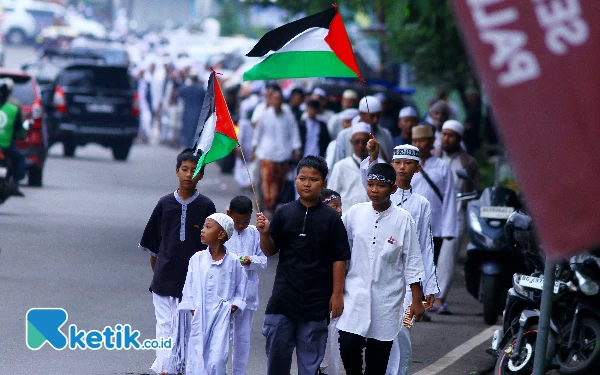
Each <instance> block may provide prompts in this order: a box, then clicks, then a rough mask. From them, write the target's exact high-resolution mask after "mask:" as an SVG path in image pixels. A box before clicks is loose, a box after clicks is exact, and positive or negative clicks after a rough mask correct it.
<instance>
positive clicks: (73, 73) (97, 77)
mask: <svg viewBox="0 0 600 375" xmlns="http://www.w3.org/2000/svg"><path fill="white" fill-rule="evenodd" d="M58 84H59V85H61V86H69V87H79V88H86V89H93V88H105V89H131V88H132V83H131V79H130V78H129V74H128V73H127V69H117V68H114V69H113V68H101V69H94V68H75V69H66V70H64V71H63V72H62V73H61V74H60V76H59V78H58Z"/></svg>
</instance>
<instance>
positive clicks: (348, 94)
mask: <svg viewBox="0 0 600 375" xmlns="http://www.w3.org/2000/svg"><path fill="white" fill-rule="evenodd" d="M342 98H344V99H358V95H356V91H354V90H344V92H343V93H342Z"/></svg>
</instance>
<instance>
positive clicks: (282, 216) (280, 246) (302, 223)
mask: <svg viewBox="0 0 600 375" xmlns="http://www.w3.org/2000/svg"><path fill="white" fill-rule="evenodd" d="M270 232H271V237H272V238H273V242H274V243H275V250H276V251H278V252H279V264H278V265H277V273H276V275H275V283H274V284H273V293H272V295H271V298H270V299H269V303H268V305H267V310H266V313H267V314H282V315H285V316H287V317H289V318H292V319H297V320H302V321H308V320H310V321H321V320H325V319H327V317H328V316H329V300H330V299H331V294H332V292H333V262H336V261H346V260H349V259H350V247H349V245H348V235H347V234H346V228H345V227H344V223H343V222H342V219H341V218H340V216H339V214H338V213H337V212H336V211H335V210H334V209H333V208H331V207H329V206H327V205H326V204H323V203H320V202H319V203H318V204H317V205H316V206H314V207H309V208H306V207H305V206H304V205H302V204H301V203H300V202H299V201H294V202H290V203H288V204H286V205H283V206H281V207H280V208H279V209H278V210H277V211H276V212H275V214H274V215H273V220H272V221H271V230H270Z"/></svg>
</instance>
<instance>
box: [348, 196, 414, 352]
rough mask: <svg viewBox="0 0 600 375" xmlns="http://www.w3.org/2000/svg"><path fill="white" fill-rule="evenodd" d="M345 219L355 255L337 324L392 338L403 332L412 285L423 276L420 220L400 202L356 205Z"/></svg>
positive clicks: (382, 338)
mask: <svg viewBox="0 0 600 375" xmlns="http://www.w3.org/2000/svg"><path fill="white" fill-rule="evenodd" d="M342 220H343V221H344V225H345V226H346V231H347V233H348V241H349V243H350V249H351V252H352V258H351V259H350V261H349V262H348V275H347V276H346V282H345V285H344V312H343V313H342V316H341V317H340V319H339V321H338V323H337V328H338V329H340V330H342V331H345V332H350V333H354V334H357V335H360V336H363V337H366V338H373V339H376V340H380V341H392V340H394V339H395V338H396V336H398V332H400V327H401V324H402V323H401V321H402V319H401V316H402V313H403V309H402V301H403V299H404V291H405V289H406V285H410V284H413V283H417V282H420V281H421V280H422V279H423V262H422V260H421V251H420V250H419V242H418V239H417V232H416V229H415V223H414V221H413V220H412V218H411V216H410V214H409V213H408V211H406V210H404V209H402V208H400V207H397V206H394V205H392V206H390V207H389V208H388V209H387V210H385V211H383V212H377V211H375V210H374V209H373V206H372V203H370V202H368V203H359V204H356V205H354V206H352V207H351V208H350V210H349V211H347V212H346V214H345V215H344V216H343V218H342Z"/></svg>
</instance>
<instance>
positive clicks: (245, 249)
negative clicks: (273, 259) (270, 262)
mask: <svg viewBox="0 0 600 375" xmlns="http://www.w3.org/2000/svg"><path fill="white" fill-rule="evenodd" d="M225 247H226V248H227V249H229V250H231V252H232V253H235V254H236V255H238V256H239V257H245V256H248V257H250V261H251V263H250V265H248V266H243V267H244V269H245V270H246V275H247V277H248V284H247V285H246V309H248V310H253V311H256V310H258V273H257V272H256V271H258V270H264V269H265V268H267V257H266V256H265V254H263V252H262V250H261V249H260V233H258V229H256V227H255V226H254V225H250V226H248V228H246V229H244V230H243V231H242V232H238V231H237V230H234V231H233V235H232V236H231V238H230V239H229V240H228V241H227V242H225Z"/></svg>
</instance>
